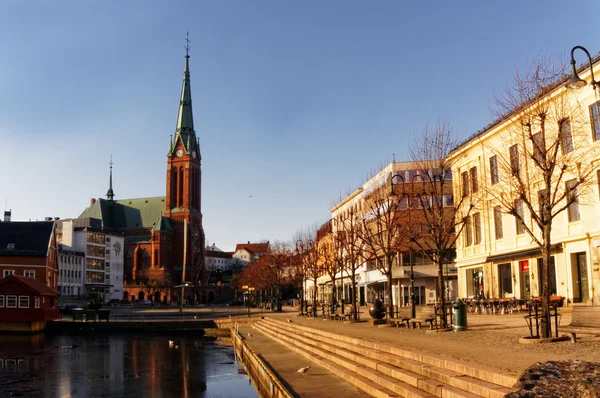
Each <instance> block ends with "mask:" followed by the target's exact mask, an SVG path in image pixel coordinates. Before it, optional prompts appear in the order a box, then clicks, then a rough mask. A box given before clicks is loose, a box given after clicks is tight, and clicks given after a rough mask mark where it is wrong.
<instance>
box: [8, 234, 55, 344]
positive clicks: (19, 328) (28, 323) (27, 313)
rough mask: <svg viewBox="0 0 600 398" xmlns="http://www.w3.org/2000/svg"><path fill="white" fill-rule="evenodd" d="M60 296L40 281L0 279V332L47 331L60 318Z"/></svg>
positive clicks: (31, 279) (18, 277)
mask: <svg viewBox="0 0 600 398" xmlns="http://www.w3.org/2000/svg"><path fill="white" fill-rule="evenodd" d="M49 224H52V223H49ZM57 296H58V293H57V292H56V290H54V289H51V288H49V287H48V286H46V284H45V283H44V282H42V281H40V280H39V279H37V278H29V277H24V276H21V275H14V274H10V275H8V276H6V277H4V278H2V279H0V320H1V321H0V332H15V333H22V332H29V333H35V332H40V331H42V330H44V329H45V327H46V321H49V320H54V319H56V318H58V316H59V314H58V309H57V308H56V301H57V300H56V299H57Z"/></svg>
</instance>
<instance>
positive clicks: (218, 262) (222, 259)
mask: <svg viewBox="0 0 600 398" xmlns="http://www.w3.org/2000/svg"><path fill="white" fill-rule="evenodd" d="M204 253H205V261H206V263H205V264H206V270H207V271H217V270H219V271H230V270H231V265H232V263H233V256H232V255H231V253H227V252H224V251H222V250H221V249H219V248H218V247H216V246H215V245H214V244H213V245H212V246H207V247H206V250H205V251H204Z"/></svg>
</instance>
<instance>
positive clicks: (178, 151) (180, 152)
mask: <svg viewBox="0 0 600 398" xmlns="http://www.w3.org/2000/svg"><path fill="white" fill-rule="evenodd" d="M175 155H177V157H178V158H180V157H182V156H183V151H182V150H181V149H178V150H177V152H175Z"/></svg>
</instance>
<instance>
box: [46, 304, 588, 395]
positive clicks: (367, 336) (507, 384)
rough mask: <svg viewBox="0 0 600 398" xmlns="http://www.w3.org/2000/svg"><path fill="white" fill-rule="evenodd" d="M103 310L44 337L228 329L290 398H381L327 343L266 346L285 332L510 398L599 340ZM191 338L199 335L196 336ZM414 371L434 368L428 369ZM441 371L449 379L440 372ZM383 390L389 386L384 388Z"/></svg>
mask: <svg viewBox="0 0 600 398" xmlns="http://www.w3.org/2000/svg"><path fill="white" fill-rule="evenodd" d="M110 310H111V316H110V317H109V320H108V321H96V322H93V321H92V322H90V321H88V320H86V322H83V321H74V320H73V319H72V317H69V316H68V315H63V318H62V319H60V320H57V321H55V322H51V323H50V324H49V330H55V327H56V325H60V327H61V330H62V332H67V333H68V332H69V330H70V331H71V332H72V333H73V334H78V333H81V332H82V331H83V332H84V333H87V332H89V331H90V329H92V328H93V333H96V334H97V333H102V332H103V331H105V332H110V333H113V332H114V333H118V331H117V330H116V329H114V330H111V329H110V327H109V328H106V329H103V326H104V325H119V324H126V325H131V326H130V327H131V328H132V329H135V330H136V333H142V332H143V331H144V330H146V331H152V330H154V329H153V328H154V326H153V325H156V324H165V325H167V326H166V329H165V331H167V332H169V333H172V335H177V328H178V327H179V326H177V325H187V324H190V325H192V329H187V330H182V332H183V333H188V334H189V335H190V336H193V335H194V334H197V335H202V334H203V333H204V332H205V331H206V332H207V334H208V335H215V334H217V335H226V336H229V335H230V328H233V329H234V330H237V331H238V332H239V335H240V336H242V338H243V344H244V345H245V346H246V347H247V348H248V349H250V350H252V352H254V353H255V354H256V356H258V357H260V358H261V359H262V360H263V361H264V363H265V364H266V365H265V366H266V368H267V369H270V370H271V371H272V374H273V376H274V377H275V378H276V379H277V381H278V382H279V383H280V384H281V385H282V386H283V388H285V389H286V390H287V392H288V393H289V394H290V396H306V397H329V396H331V394H332V391H336V395H338V394H341V395H342V396H344V397H354V396H356V397H359V396H380V395H381V394H380V393H379V392H378V391H377V387H376V386H372V388H373V389H372V390H369V388H370V387H368V385H367V386H366V387H365V386H363V388H358V387H357V386H356V384H355V383H354V382H353V381H352V380H351V376H349V375H348V374H347V373H345V372H347V370H348V369H347V368H346V369H344V366H341V365H336V366H339V369H338V368H335V367H332V365H327V364H326V363H325V362H323V360H322V358H326V357H327V356H328V355H329V354H327V351H329V350H330V347H328V345H330V344H331V343H327V342H325V341H323V342H320V343H319V345H320V348H318V350H320V351H322V352H320V351H317V352H316V353H315V352H312V353H311V352H309V351H308V349H309V348H308V346H307V348H306V349H305V350H304V349H303V350H301V351H300V352H299V351H298V350H294V349H293V347H292V345H293V344H295V343H297V342H296V341H287V342H286V341H285V339H280V340H277V339H275V338H274V334H273V333H272V331H273V330H275V331H276V332H277V333H280V332H281V333H283V332H284V329H285V328H289V329H291V330H298V331H300V330H304V333H322V334H331V335H332V336H334V337H332V338H331V341H337V342H340V341H345V342H346V344H349V345H355V344H358V343H356V342H358V341H360V342H361V344H362V342H366V343H364V344H366V346H365V347H366V348H363V350H365V352H363V354H365V355H366V356H370V357H371V361H372V365H373V366H374V367H375V369H377V368H378V367H379V368H381V367H384V368H385V367H387V366H388V365H386V364H385V363H384V361H380V359H379V358H378V356H380V355H382V354H380V351H378V350H379V348H378V345H382V346H386V347H393V348H395V349H398V350H403V351H405V352H408V353H411V355H414V356H415V357H419V358H428V360H429V361H430V362H432V363H449V364H460V365H461V366H464V367H465V368H469V369H472V372H480V373H482V374H483V373H485V374H488V375H491V376H489V377H490V380H493V379H494V377H496V378H498V380H500V382H501V383H503V384H498V385H497V386H496V387H495V390H493V391H495V393H496V394H497V396H502V395H503V394H505V393H507V392H510V391H511V389H512V386H513V384H514V383H516V381H517V380H518V377H519V375H520V374H522V372H523V371H525V370H526V369H527V368H528V367H530V366H532V365H534V364H535V363H537V362H546V361H550V360H573V359H580V360H588V361H594V360H596V358H598V357H599V356H600V338H597V337H593V336H583V337H582V338H580V339H578V342H577V344H572V343H571V342H569V341H567V342H559V343H553V344H519V339H521V338H522V337H524V336H527V335H528V334H529V330H528V327H527V324H526V322H525V320H524V315H525V314H524V313H516V314H504V315H500V314H497V315H479V314H469V316H468V328H467V330H466V331H463V332H434V331H430V330H428V329H426V328H423V329H407V328H405V327H402V328H395V327H388V326H387V325H378V326H374V325H371V324H370V323H369V322H368V320H367V318H368V316H366V317H363V320H362V321H360V322H340V321H333V320H328V319H327V320H325V319H322V318H319V317H317V318H307V317H303V316H300V315H299V312H298V311H297V309H296V308H293V307H284V309H283V312H280V313H278V312H270V311H261V310H260V309H257V308H251V309H250V312H248V309H247V308H243V307H242V308H240V307H226V306H210V307H208V306H201V307H186V308H184V310H183V311H182V312H179V309H178V308H160V307H159V308H130V307H116V308H115V307H111V308H110ZM361 311H363V313H366V312H368V309H367V308H366V307H364V308H361ZM571 313H572V308H560V315H561V319H560V323H561V325H566V324H569V323H570V321H571V319H570V318H571ZM199 330H202V332H198V331H199ZM269 330H271V332H269ZM559 330H560V328H559ZM277 333H275V334H277ZM315 336H316V334H315ZM298 340H300V338H298ZM369 345H370V346H369ZM241 350H243V348H242V349H241ZM339 350H341V348H340V349H339ZM340 352H341V351H340ZM237 355H238V356H239V357H240V362H241V363H242V364H243V365H247V363H246V361H245V359H244V358H243V353H242V351H239V352H237ZM356 356H358V355H356ZM319 358H321V359H319ZM306 366H310V368H309V370H308V371H307V372H306V373H298V372H297V370H298V369H300V368H303V367H306ZM453 366H454V365H453ZM422 367H423V368H427V367H431V368H434V366H433V365H424V366H422ZM445 371H446V372H455V371H449V370H447V369H446V370H445ZM353 372H354V373H356V374H357V375H358V377H359V378H360V377H362V376H360V375H361V374H362V375H364V374H366V373H368V372H370V370H369V366H364V365H363V366H356V368H355V369H354V370H353ZM249 373H250V372H249ZM455 373H456V372H455ZM495 375H498V376H495ZM252 376H253V378H254V379H256V377H257V375H252ZM461 377H462V378H465V377H466V378H469V377H470V376H468V375H467V376H464V377H463V376H460V375H459V377H458V379H460V380H462V379H461ZM388 382H390V383H394V382H393V381H390V380H388ZM416 382H417V383H418V382H419V381H418V380H417V381H416ZM486 383H490V382H489V381H483V382H481V383H480V384H482V385H484V386H485V385H487V384H486ZM397 385H398V384H397ZM397 385H396V386H397ZM389 387H393V386H392V385H390V386H389ZM438 388H439V387H438ZM388 390H389V389H388ZM391 391H393V390H391ZM409 392H410V391H409ZM413 393H414V391H413ZM454 393H455V394H456V395H455V396H461V395H460V394H459V392H457V391H454ZM267 395H268V394H267ZM397 395H399V396H402V395H403V394H397ZM432 395H434V396H435V395H436V394H432ZM488 395H489V394H488ZM192 396H193V395H192ZM424 396H427V395H424ZM462 396H477V395H462ZM489 396H496V395H493V394H492V395H489Z"/></svg>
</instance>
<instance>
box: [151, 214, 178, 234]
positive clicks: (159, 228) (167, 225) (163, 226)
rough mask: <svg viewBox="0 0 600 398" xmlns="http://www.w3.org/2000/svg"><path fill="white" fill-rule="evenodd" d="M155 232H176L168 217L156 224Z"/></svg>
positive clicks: (153, 229)
mask: <svg viewBox="0 0 600 398" xmlns="http://www.w3.org/2000/svg"><path fill="white" fill-rule="evenodd" d="M152 231H153V232H175V231H174V230H173V227H172V226H171V221H169V219H168V218H166V217H161V218H160V220H159V221H158V222H157V223H156V225H155V226H154V228H152Z"/></svg>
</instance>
